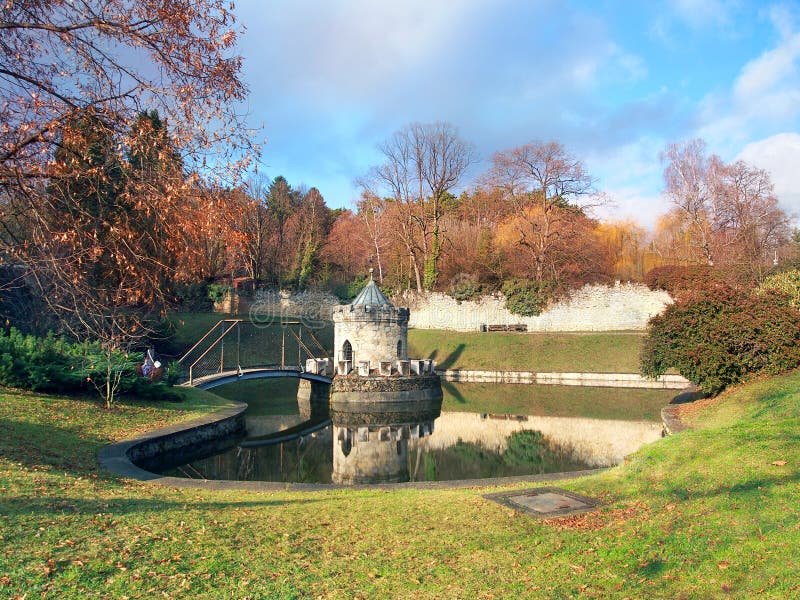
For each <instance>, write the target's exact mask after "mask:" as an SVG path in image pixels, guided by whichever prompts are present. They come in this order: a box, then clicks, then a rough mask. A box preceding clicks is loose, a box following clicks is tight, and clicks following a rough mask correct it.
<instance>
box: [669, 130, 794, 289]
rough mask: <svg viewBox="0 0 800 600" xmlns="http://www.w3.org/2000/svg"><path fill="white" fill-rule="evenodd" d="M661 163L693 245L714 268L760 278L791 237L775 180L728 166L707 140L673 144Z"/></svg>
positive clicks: (736, 165) (751, 169) (738, 166)
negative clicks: (730, 268)
mask: <svg viewBox="0 0 800 600" xmlns="http://www.w3.org/2000/svg"><path fill="white" fill-rule="evenodd" d="M661 158H662V161H664V162H665V163H666V167H665V169H664V181H665V184H666V194H667V196H668V197H669V198H670V200H671V201H672V203H673V205H674V211H675V212H676V216H677V217H678V218H679V219H681V220H682V224H683V228H684V229H685V231H686V239H687V241H688V243H689V244H690V245H691V246H694V247H696V248H698V249H699V250H700V252H701V254H702V256H703V258H704V260H705V262H706V263H707V264H708V265H710V266H713V265H715V264H724V265H727V266H738V267H739V268H740V269H741V268H746V269H747V270H748V271H749V272H750V274H752V275H754V276H756V277H759V276H760V274H761V271H762V268H763V266H764V265H765V264H766V263H768V262H769V260H770V258H769V257H768V256H767V254H769V250H770V249H773V250H776V249H777V248H778V247H779V246H780V245H782V244H783V243H784V242H785V241H786V240H787V239H788V237H789V219H788V216H787V215H786V213H785V212H784V211H783V210H782V209H781V208H780V206H779V205H778V199H777V198H776V197H775V194H774V191H773V186H772V182H771V181H770V177H769V174H768V173H767V172H766V171H764V170H762V169H757V168H754V167H751V166H750V165H748V164H746V163H745V162H743V161H736V162H734V163H732V164H726V163H724V162H723V161H722V160H721V159H720V158H719V157H718V156H715V155H710V156H709V155H707V153H706V144H705V142H704V141H703V140H701V139H693V140H690V141H688V142H685V143H683V144H670V145H669V146H667V148H666V150H665V151H664V152H663V153H662V155H661ZM676 225H678V226H680V225H681V223H680V222H678V223H676Z"/></svg>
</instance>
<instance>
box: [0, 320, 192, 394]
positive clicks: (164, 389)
mask: <svg viewBox="0 0 800 600" xmlns="http://www.w3.org/2000/svg"><path fill="white" fill-rule="evenodd" d="M142 359H143V355H142V354H141V353H139V352H133V353H125V352H122V351H119V350H115V351H112V353H111V356H110V357H109V355H108V353H107V351H106V350H105V349H104V348H103V347H102V345H101V344H100V343H99V342H91V341H84V342H70V341H68V340H66V339H64V338H59V337H56V336H54V335H53V334H52V333H49V334H48V335H47V336H45V337H36V336H33V335H24V334H22V333H20V332H19V331H18V330H17V329H15V328H11V329H10V330H8V331H2V332H0V385H3V386H6V387H14V388H19V389H25V390H31V391H35V392H37V391H38V392H55V393H86V392H94V391H95V390H96V388H101V389H102V388H103V386H105V383H106V379H107V378H108V364H109V363H108V361H109V360H110V365H111V371H112V376H113V375H116V374H119V375H120V376H121V379H120V386H119V389H118V391H119V392H120V393H132V394H135V395H137V396H140V397H143V398H164V399H174V398H177V395H176V394H174V393H173V392H171V391H169V390H168V387H169V385H168V384H167V383H162V382H157V383H151V382H150V381H149V380H147V379H145V378H143V377H141V376H140V375H139V374H138V373H137V372H136V366H137V365H138V364H140V363H141V362H142Z"/></svg>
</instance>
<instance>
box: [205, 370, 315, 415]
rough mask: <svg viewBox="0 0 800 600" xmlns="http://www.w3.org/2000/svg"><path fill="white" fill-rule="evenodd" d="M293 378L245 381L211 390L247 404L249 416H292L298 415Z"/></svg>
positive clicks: (296, 386) (295, 385)
mask: <svg viewBox="0 0 800 600" xmlns="http://www.w3.org/2000/svg"><path fill="white" fill-rule="evenodd" d="M299 383H300V380H299V379H295V378H294V377H276V378H269V379H245V380H244V381H237V382H235V383H229V384H226V385H221V386H219V387H217V388H214V389H213V390H211V391H212V392H213V393H214V394H217V395H218V396H222V397H223V398H227V399H229V400H238V401H240V402H247V404H248V408H247V414H248V415H249V416H265V415H294V414H297V413H298V408H297V388H298V386H299Z"/></svg>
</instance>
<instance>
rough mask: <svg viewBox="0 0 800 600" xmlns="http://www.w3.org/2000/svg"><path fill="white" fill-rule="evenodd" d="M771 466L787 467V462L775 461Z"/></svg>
mask: <svg viewBox="0 0 800 600" xmlns="http://www.w3.org/2000/svg"><path fill="white" fill-rule="evenodd" d="M771 464H772V466H774V467H785V466H786V461H785V460H773V461H772V463H771Z"/></svg>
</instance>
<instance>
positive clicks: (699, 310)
mask: <svg viewBox="0 0 800 600" xmlns="http://www.w3.org/2000/svg"><path fill="white" fill-rule="evenodd" d="M798 365H800V312H798V311H797V310H796V309H794V308H792V307H791V306H790V305H789V299H788V298H787V297H786V296H784V295H782V294H780V293H777V292H774V291H764V292H762V293H761V294H754V293H751V292H748V291H744V290H740V289H734V288H732V287H729V286H725V285H721V284H720V285H715V286H712V287H708V288H706V289H703V290H696V291H694V292H691V293H687V294H685V295H684V296H683V297H681V298H680V299H679V300H678V301H677V302H675V303H674V304H671V305H670V306H668V307H667V309H666V310H665V311H664V312H663V313H662V314H661V315H658V316H656V317H653V318H652V319H651V320H650V323H649V326H648V333H647V337H646V338H645V342H644V346H643V349H642V357H641V371H642V373H643V374H644V375H646V376H648V377H658V376H660V375H663V374H664V373H665V372H666V370H667V369H669V368H670V367H674V368H676V369H678V371H679V372H680V374H681V375H683V376H684V377H686V378H687V379H689V380H690V381H692V382H694V383H695V384H697V385H698V386H700V388H701V389H702V390H703V392H704V393H706V394H710V395H715V394H718V393H719V392H721V391H722V390H724V389H725V388H726V387H727V386H729V385H732V384H735V383H739V382H740V381H742V380H744V379H745V378H746V377H748V376H750V375H752V374H757V373H769V374H777V373H781V372H783V371H787V370H789V369H793V368H795V367H797V366H798Z"/></svg>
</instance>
